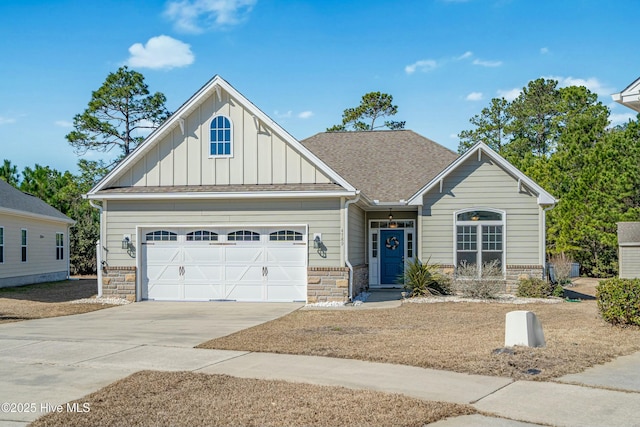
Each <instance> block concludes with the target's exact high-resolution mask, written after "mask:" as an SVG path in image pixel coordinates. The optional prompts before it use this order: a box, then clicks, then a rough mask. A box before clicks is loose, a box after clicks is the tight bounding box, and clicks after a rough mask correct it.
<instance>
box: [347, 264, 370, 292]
mask: <svg viewBox="0 0 640 427" xmlns="http://www.w3.org/2000/svg"><path fill="white" fill-rule="evenodd" d="M368 289H369V266H368V265H367V264H360V265H354V266H353V295H351V298H354V297H355V296H357V295H358V294H360V293H362V292H364V291H366V290H368Z"/></svg>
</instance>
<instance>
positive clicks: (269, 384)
mask: <svg viewBox="0 0 640 427" xmlns="http://www.w3.org/2000/svg"><path fill="white" fill-rule="evenodd" d="M75 402H78V403H79V404H80V407H82V405H83V404H85V403H87V404H89V407H90V412H86V413H67V412H61V413H52V414H48V415H45V416H43V417H41V418H39V419H38V420H36V421H34V422H33V423H32V424H30V425H31V426H32V427H45V426H60V427H62V426H65V427H66V426H68V427H79V426H98V425H99V426H132V427H135V426H204V425H206V426H348V425H357V426H416V427H417V426H423V425H425V424H428V423H432V422H435V421H437V420H440V419H443V418H446V417H451V416H458V415H466V414H473V413H476V412H477V411H476V410H475V409H473V408H472V407H471V406H469V405H458V404H453V403H445V402H427V401H422V400H419V399H413V398H409V397H406V396H402V395H398V394H385V393H380V392H374V391H366V390H351V389H347V388H343V387H328V386H318V385H309V384H295V383H289V382H285V381H267V380H254V379H243V378H235V377H230V376H227V375H207V374H200V373H192V372H156V371H142V372H138V373H135V374H133V375H131V376H129V377H127V378H124V379H122V380H120V381H117V382H115V383H113V384H111V385H109V386H107V387H105V388H103V389H101V390H99V391H97V392H95V393H92V394H90V395H88V396H86V397H84V398H82V399H79V400H76V401H75Z"/></svg>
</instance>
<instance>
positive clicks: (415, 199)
mask: <svg viewBox="0 0 640 427" xmlns="http://www.w3.org/2000/svg"><path fill="white" fill-rule="evenodd" d="M478 150H482V152H483V153H484V154H486V155H488V156H489V158H491V160H493V161H494V162H496V163H498V165H499V166H500V167H502V168H503V169H504V170H506V171H507V173H509V174H510V175H511V176H513V177H514V178H516V179H519V180H521V181H522V183H523V184H525V185H526V186H527V187H529V188H530V189H531V190H533V191H534V192H536V193H537V194H538V204H539V205H544V206H549V205H555V204H556V203H557V202H558V201H557V200H556V198H555V197H553V196H552V195H551V194H549V193H548V192H547V191H546V190H545V189H543V188H542V187H540V186H539V185H538V184H536V183H535V182H534V181H533V180H532V179H531V178H529V177H528V176H526V175H525V174H524V173H522V172H521V171H520V170H519V169H518V168H516V167H515V166H513V165H512V164H511V163H509V162H508V161H507V160H506V159H504V158H503V157H502V156H500V155H499V154H498V153H496V152H495V151H493V150H492V149H491V148H490V147H489V146H488V145H486V144H485V143H484V142H478V143H476V144H475V145H474V146H473V147H471V149H469V150H468V151H467V152H466V153H464V154H463V155H462V156H460V157H458V158H457V159H456V160H455V161H454V162H453V163H451V164H450V165H449V166H447V167H446V168H445V169H444V170H443V171H442V172H440V173H439V174H438V175H437V176H436V177H435V178H433V179H432V180H431V181H430V182H429V183H428V184H427V185H425V186H424V187H422V189H420V190H419V191H418V192H417V193H416V194H414V195H413V196H412V197H411V198H410V199H409V203H408V204H409V205H420V204H422V200H421V199H422V197H423V196H424V195H425V194H426V193H427V192H428V191H430V190H431V189H433V188H434V187H435V186H436V185H437V184H438V182H440V180H441V179H444V178H446V177H447V175H449V174H450V173H451V172H452V171H454V170H455V169H456V168H457V167H458V166H459V165H461V164H462V163H464V162H465V161H466V160H467V159H469V158H470V157H471V156H474V155H476V154H477V152H478Z"/></svg>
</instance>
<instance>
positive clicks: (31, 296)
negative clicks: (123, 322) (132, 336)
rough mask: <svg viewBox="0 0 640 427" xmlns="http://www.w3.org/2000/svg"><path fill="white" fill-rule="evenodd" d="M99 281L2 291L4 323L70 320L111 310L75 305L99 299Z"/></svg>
mask: <svg viewBox="0 0 640 427" xmlns="http://www.w3.org/2000/svg"><path fill="white" fill-rule="evenodd" d="M96 291H97V285H96V279H83V280H65V281H62V282H51V283H39V284H37V285H28V286H20V287H16V288H0V323H9V322H18V321H21V320H30V319H43V318H46V317H58V316H68V315H70V314H80V313H87V312H89V311H95V310H101V309H103V308H107V307H111V306H109V305H104V304H71V303H70V301H73V300H76V299H81V298H91V297H94V296H95V295H96Z"/></svg>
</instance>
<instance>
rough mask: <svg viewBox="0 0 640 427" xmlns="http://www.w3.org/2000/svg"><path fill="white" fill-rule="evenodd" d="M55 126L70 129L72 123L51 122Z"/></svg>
mask: <svg viewBox="0 0 640 427" xmlns="http://www.w3.org/2000/svg"><path fill="white" fill-rule="evenodd" d="M53 124H55V125H56V126H60V127H61V128H71V127H73V123H71V122H68V121H66V120H56V121H55V122H53Z"/></svg>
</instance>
